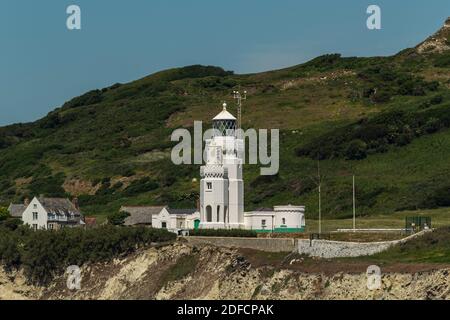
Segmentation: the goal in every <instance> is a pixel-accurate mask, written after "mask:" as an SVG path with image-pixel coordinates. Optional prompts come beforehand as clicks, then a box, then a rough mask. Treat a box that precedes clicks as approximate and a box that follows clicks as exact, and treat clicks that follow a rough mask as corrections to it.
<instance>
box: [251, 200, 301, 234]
mask: <svg viewBox="0 0 450 320" xmlns="http://www.w3.org/2000/svg"><path fill="white" fill-rule="evenodd" d="M244 222H245V229H248V230H255V231H257V232H304V231H305V225H306V222H305V207H304V206H293V205H290V204H289V205H283V206H275V207H274V208H273V210H272V209H267V208H262V209H257V210H255V211H251V212H246V213H245V214H244Z"/></svg>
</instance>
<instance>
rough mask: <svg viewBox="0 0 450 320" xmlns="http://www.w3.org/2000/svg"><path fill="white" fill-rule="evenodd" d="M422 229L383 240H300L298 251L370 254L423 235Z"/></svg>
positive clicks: (316, 254) (328, 254) (321, 254)
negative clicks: (406, 235)
mask: <svg viewBox="0 0 450 320" xmlns="http://www.w3.org/2000/svg"><path fill="white" fill-rule="evenodd" d="M425 232H428V231H422V232H419V233H416V234H413V235H411V236H409V237H406V238H404V239H401V240H394V241H382V242H347V241H330V240H312V241H309V240H301V239H300V240H298V252H299V253H300V254H306V255H309V256H313V257H321V258H343V257H359V256H369V255H372V254H375V253H379V252H382V251H385V250H387V249H388V248H389V247H391V246H393V245H396V244H400V243H404V242H406V241H408V240H411V239H413V238H415V237H418V236H421V235H423V234H424V233H425Z"/></svg>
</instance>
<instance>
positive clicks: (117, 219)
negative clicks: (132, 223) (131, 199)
mask: <svg viewBox="0 0 450 320" xmlns="http://www.w3.org/2000/svg"><path fill="white" fill-rule="evenodd" d="M129 216H130V214H129V213H128V212H125V211H120V212H114V213H111V214H110V215H108V218H107V219H108V223H109V224H112V225H115V226H121V225H123V224H124V222H125V219H126V218H127V217H129Z"/></svg>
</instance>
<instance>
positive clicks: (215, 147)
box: [200, 103, 244, 229]
mask: <svg viewBox="0 0 450 320" xmlns="http://www.w3.org/2000/svg"><path fill="white" fill-rule="evenodd" d="M236 127H237V125H236V118H235V117H234V116H233V115H232V114H231V113H229V112H228V111H227V105H226V103H224V104H223V110H222V112H220V113H219V114H218V115H217V116H216V117H215V118H214V119H213V129H214V135H213V137H212V139H208V140H206V146H205V149H206V164H205V165H204V166H202V167H201V168H200V175H201V178H202V179H201V181H200V220H201V222H200V228H203V229H241V228H244V183H243V180H242V164H243V160H242V152H243V145H244V143H243V140H242V139H240V138H238V136H237V132H236Z"/></svg>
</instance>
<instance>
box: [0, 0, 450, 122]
mask: <svg viewBox="0 0 450 320" xmlns="http://www.w3.org/2000/svg"><path fill="white" fill-rule="evenodd" d="M71 4H76V5H78V6H80V8H81V13H82V30H77V31H69V30H68V29H67V28H66V19H67V14H66V8H67V7H68V6H69V5H71ZM370 4H376V5H379V6H380V7H381V10H382V30H377V31H370V30H368V29H367V28H366V19H367V17H368V15H367V14H366V9H367V7H368V6H369V5H370ZM448 16H450V1H449V0H432V1H430V0H408V1H405V0H383V1H382V0H372V1H366V0H341V1H335V0H314V1H313V0H305V1H301V0H240V1H239V0H220V1H219V0H128V1H125V0H120V1H119V0H70V1H66V0H40V1H36V0H1V1H0V41H1V46H0V125H5V124H10V123H15V122H28V121H34V120H36V119H38V118H40V117H42V116H44V115H46V114H47V113H48V112H49V111H51V110H53V109H54V108H55V107H58V106H60V105H61V104H63V103H64V102H65V101H67V100H69V99H70V98H72V97H74V96H76V95H79V94H82V93H84V92H86V91H88V90H91V89H96V88H102V87H105V86H108V85H111V84H113V83H116V82H128V81H131V80H135V79H138V78H141V77H143V76H146V75H148V74H150V73H153V72H155V71H159V70H163V69H166V68H170V67H177V66H185V65H191V64H205V65H217V66H221V67H223V68H225V69H227V70H233V71H235V72H236V73H248V72H258V71H265V70H270V69H276V68H282V67H287V66H291V65H295V64H299V63H302V62H305V61H307V60H309V59H311V58H314V57H316V56H318V55H321V54H325V53H334V52H339V53H342V54H343V55H345V56H374V55H390V54H393V53H396V52H398V51H399V50H401V49H404V48H406V47H411V46H414V45H416V44H417V43H418V42H420V41H422V40H423V39H424V38H426V37H427V36H428V35H430V34H432V33H433V32H434V31H436V30H437V29H438V28H440V27H441V26H442V24H443V22H444V20H445V18H446V17H448Z"/></svg>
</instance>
